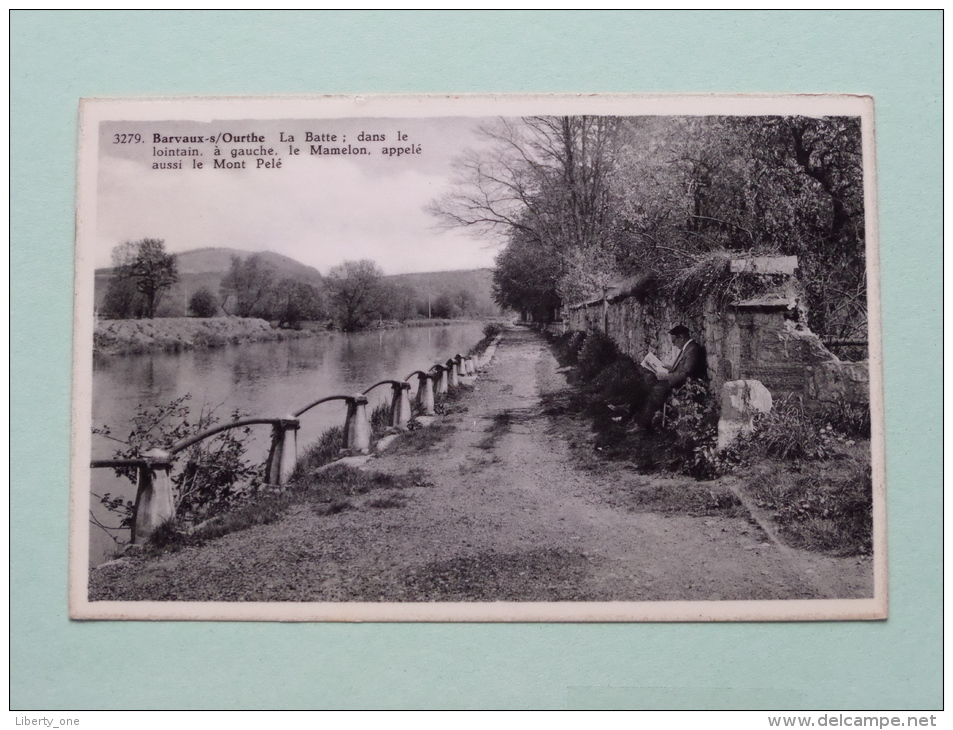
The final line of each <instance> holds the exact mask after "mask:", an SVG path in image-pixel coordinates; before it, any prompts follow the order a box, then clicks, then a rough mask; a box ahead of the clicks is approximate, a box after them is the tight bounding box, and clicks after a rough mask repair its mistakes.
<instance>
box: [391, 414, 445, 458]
mask: <svg viewBox="0 0 953 730" xmlns="http://www.w3.org/2000/svg"><path fill="white" fill-rule="evenodd" d="M453 429H454V426H453V424H452V423H445V422H442V421H437V422H435V423H432V424H431V425H430V426H428V427H427V428H420V429H416V430H414V431H410V432H409V433H406V434H404V436H403V437H401V438H399V439H398V440H397V441H395V442H394V444H393V446H391V448H390V450H389V453H394V454H413V453H419V452H422V451H430V450H431V449H434V448H436V447H437V446H439V445H440V444H441V443H442V442H443V440H444V439H445V438H446V437H447V435H448V434H449V433H450V432H451V431H453Z"/></svg>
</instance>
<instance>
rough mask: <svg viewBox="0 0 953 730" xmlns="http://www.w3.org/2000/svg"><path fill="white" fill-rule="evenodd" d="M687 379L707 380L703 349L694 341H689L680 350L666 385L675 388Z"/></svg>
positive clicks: (706, 366)
mask: <svg viewBox="0 0 953 730" xmlns="http://www.w3.org/2000/svg"><path fill="white" fill-rule="evenodd" d="M689 378H698V379H699V380H707V379H708V362H707V358H706V356H705V348H704V347H702V346H701V345H699V344H698V343H697V342H695V340H689V341H688V344H687V345H685V347H683V348H682V351H681V352H680V353H679V355H678V357H677V358H676V360H675V363H674V364H673V365H672V368H671V370H669V380H668V385H669V387H670V388H677V387H679V386H680V385H682V383H684V382H685V381H686V380H688V379H689Z"/></svg>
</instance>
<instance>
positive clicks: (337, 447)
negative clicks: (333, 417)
mask: <svg viewBox="0 0 953 730" xmlns="http://www.w3.org/2000/svg"><path fill="white" fill-rule="evenodd" d="M343 445H344V429H343V428H342V427H341V426H334V427H332V428H329V429H328V430H327V431H325V432H324V433H322V434H321V436H320V438H319V439H318V440H317V441H316V442H315V443H313V444H311V445H310V446H308V448H307V449H306V450H305V452H304V454H303V455H302V456H301V457H300V458H299V459H298V463H297V464H295V469H294V473H293V474H292V476H291V479H292V480H293V481H295V480H299V479H301V478H303V477H304V476H305V475H307V474H310V473H312V472H313V471H314V470H315V469H317V468H319V467H322V466H324V465H325V464H330V463H331V462H332V461H334V460H335V459H337V458H338V457H339V456H340V455H341V448H342V446H343Z"/></svg>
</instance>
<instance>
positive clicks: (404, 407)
mask: <svg viewBox="0 0 953 730" xmlns="http://www.w3.org/2000/svg"><path fill="white" fill-rule="evenodd" d="M391 391H392V393H393V396H392V399H391V407H390V425H391V426H393V427H394V428H401V429H403V428H407V423H408V422H409V421H410V383H407V382H400V381H395V382H393V383H391Z"/></svg>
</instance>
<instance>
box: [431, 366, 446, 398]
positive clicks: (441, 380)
mask: <svg viewBox="0 0 953 730" xmlns="http://www.w3.org/2000/svg"><path fill="white" fill-rule="evenodd" d="M434 370H436V371H437V374H436V375H435V376H434V377H435V378H436V381H437V383H436V387H435V388H434V390H435V391H436V393H437V395H442V394H443V393H446V392H447V381H448V379H449V378H448V375H447V368H446V367H444V366H443V365H436V366H434Z"/></svg>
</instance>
